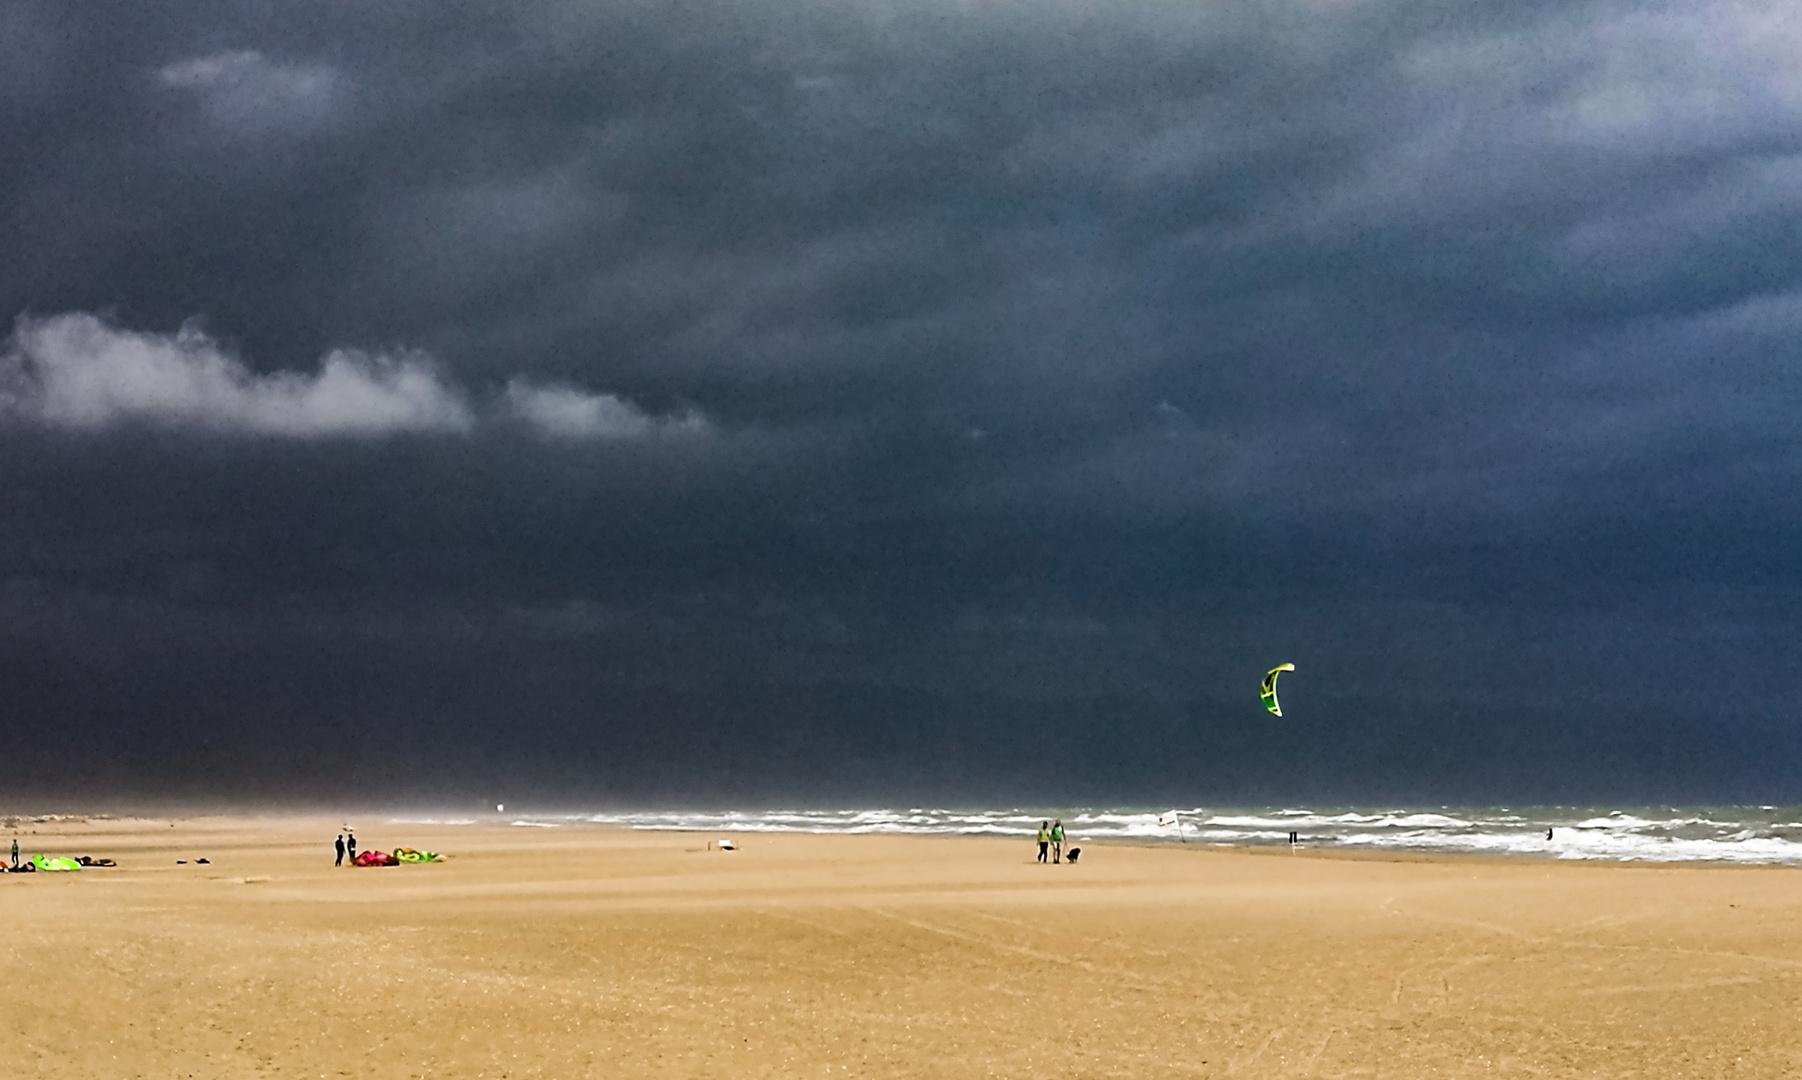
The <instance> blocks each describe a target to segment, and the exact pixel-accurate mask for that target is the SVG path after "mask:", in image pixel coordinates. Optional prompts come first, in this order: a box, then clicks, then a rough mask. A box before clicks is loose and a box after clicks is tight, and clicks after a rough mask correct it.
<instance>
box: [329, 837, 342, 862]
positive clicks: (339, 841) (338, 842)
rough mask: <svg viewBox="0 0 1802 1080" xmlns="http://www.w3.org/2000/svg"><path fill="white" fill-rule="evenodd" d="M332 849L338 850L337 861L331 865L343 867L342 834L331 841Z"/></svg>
mask: <svg viewBox="0 0 1802 1080" xmlns="http://www.w3.org/2000/svg"><path fill="white" fill-rule="evenodd" d="M332 847H334V848H337V849H338V861H337V862H335V863H333V864H332V865H333V866H343V865H344V834H343V833H339V834H338V839H336V840H333V841H332Z"/></svg>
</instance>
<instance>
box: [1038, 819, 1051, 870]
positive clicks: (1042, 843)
mask: <svg viewBox="0 0 1802 1080" xmlns="http://www.w3.org/2000/svg"><path fill="white" fill-rule="evenodd" d="M1050 847H1051V822H1049V821H1041V822H1039V861H1040V862H1044V861H1045V852H1046V851H1047V850H1049V849H1050Z"/></svg>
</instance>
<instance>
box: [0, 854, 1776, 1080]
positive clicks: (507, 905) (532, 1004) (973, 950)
mask: <svg viewBox="0 0 1802 1080" xmlns="http://www.w3.org/2000/svg"><path fill="white" fill-rule="evenodd" d="M360 824H361V826H362V828H361V830H360V832H359V837H360V839H361V840H363V842H364V844H365V846H379V847H383V848H386V847H389V846H392V845H397V844H411V845H413V846H416V847H429V848H434V849H436V850H439V851H442V852H445V853H446V854H448V855H449V856H450V861H449V862H447V863H445V864H442V865H436V866H403V867H397V868H393V869H371V870H353V869H341V870H334V869H333V868H332V866H331V852H330V850H329V845H330V842H331V838H332V836H333V834H334V826H336V825H337V822H336V821H334V820H329V819H312V820H306V819H298V818H289V819H262V820H252V819H231V820H228V819H193V820H181V821H177V822H175V823H174V825H173V827H171V825H170V823H169V822H167V821H163V822H99V821H97V822H93V823H87V824H77V823H46V824H39V825H36V826H33V825H30V824H26V825H25V826H24V832H23V833H22V842H21V843H22V846H23V847H24V848H25V850H26V851H27V852H28V853H29V852H31V851H34V850H44V851H48V852H55V851H61V852H64V853H71V854H81V853H91V854H95V855H110V856H113V857H115V858H117V859H118V860H119V862H120V864H121V865H120V867H119V868H117V869H113V870H88V871H82V872H80V873H75V874H60V875H52V874H34V875H23V874H21V875H6V876H4V877H3V878H0V911H4V912H5V915H6V920H5V921H6V929H5V935H4V942H3V943H0V958H3V960H4V964H5V975H4V979H3V980H0V1037H3V1039H4V1042H3V1045H0V1076H31V1077H38V1076H42V1077H105V1078H123V1077H158V1078H164V1077H201V1078H216V1077H232V1078H238V1077H255V1076H292V1077H332V1078H336V1077H345V1076H350V1077H536V1076H542V1077H556V1078H575V1077H639V1076H654V1077H691V1076H693V1077H764V1076H768V1077H836V1076H872V1077H886V1076H917V1077H979V1076H1012V1077H1182V1076H1204V1077H1216V1076H1217V1077H1247V1078H1251V1077H1309V1076H1318V1077H1333V1076H1377V1077H1428V1076H1433V1077H1503V1076H1522V1077H1525V1076H1552V1077H1563V1076H1584V1077H1592V1076H1601V1077H1627V1076H1632V1077H1647V1078H1660V1080H1663V1078H1674V1077H1779V1076H1792V1077H1793V1076H1802V873H1798V872H1796V871H1792V870H1786V869H1735V868H1726V867H1701V866H1689V867H1664V868H1660V867H1643V866H1613V865H1594V864H1568V863H1553V862H1539V861H1528V860H1521V861H1481V860H1463V859H1457V860H1452V859H1444V860H1424V859H1412V860H1386V859H1350V858H1332V857H1325V856H1321V855H1315V854H1310V853H1305V852H1304V853H1301V854H1295V855H1291V854H1290V853H1288V852H1286V851H1283V852H1247V851H1233V850H1221V849H1199V848H1194V847H1190V848H1186V849H1185V848H1182V847H1176V846H1170V847H1159V848H1150V847H1131V846H1111V845H1106V844H1094V843H1090V844H1084V845H1083V846H1084V847H1085V848H1086V849H1087V850H1086V851H1085V852H1084V858H1083V861H1082V863H1081V864H1080V865H1078V866H1039V865H1036V864H1035V863H1034V862H1033V860H1032V858H1031V851H1030V848H1029V845H1027V844H1025V843H1022V842H1015V841H1003V840H990V839H954V838H930V839H927V838H900V837H874V836H862V837H842V836H841V837H821V836H789V835H751V836H747V837H744V838H743V845H744V846H743V850H740V851H736V852H730V853H722V852H719V851H708V850H706V848H705V844H706V841H707V840H708V839H709V838H708V837H706V836H701V835H695V834H675V833H632V832H623V831H617V830H610V829H603V828H599V827H581V828H578V827H569V828H564V829H557V830H551V829H527V828H508V827H506V826H504V825H501V824H492V825H475V826H464V827H446V826H403V825H396V824H385V823H383V822H382V821H381V820H380V819H369V820H366V821H363V822H361V823H360ZM33 828H35V829H37V830H38V831H37V832H36V833H35V834H34V833H32V832H31V831H30V830H31V829H33ZM199 856H206V857H209V858H210V859H211V860H212V861H211V864H210V865H205V866H200V865H195V864H193V863H191V862H190V863H189V864H188V865H179V866H178V865H176V861H175V860H177V859H193V858H195V857H199Z"/></svg>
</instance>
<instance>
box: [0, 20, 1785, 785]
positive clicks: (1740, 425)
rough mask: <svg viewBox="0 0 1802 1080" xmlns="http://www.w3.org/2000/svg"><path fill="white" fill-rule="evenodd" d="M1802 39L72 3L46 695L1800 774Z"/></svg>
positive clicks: (25, 136) (39, 101)
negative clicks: (1276, 689)
mask: <svg viewBox="0 0 1802 1080" xmlns="http://www.w3.org/2000/svg"><path fill="white" fill-rule="evenodd" d="M1798 47H1802V34H1799V32H1798V30H1797V28H1796V26H1795V25H1794V22H1793V20H1791V19H1789V18H1787V13H1786V11H1785V9H1784V8H1783V7H1782V6H1781V5H1778V4H1773V3H1743V4H1724V5H1711V6H1708V7H1706V8H1698V7H1695V6H1693V5H1678V4H1653V3H1600V2H1595V3H1577V2H1572V3H1552V2H1542V3H1522V4H1510V5H1501V6H1488V7H1484V6H1472V5H1468V4H1451V3H1425V2H1422V3H1408V2H1400V0H1396V2H1376V0H1371V2H1362V3H1357V2H1315V3H1287V4H1277V3H1234V4H1208V5H1188V6H1182V5H1175V6H1172V5H1167V4H1149V3H1147V4H1118V3H1110V4H1097V3H1080V2H1078V3H1031V4H1028V3H1016V4H1008V3H1002V4H985V5H977V6H966V5H951V4H941V3H917V4H895V5H857V6H854V5H849V4H830V3H806V4H802V3H783V4H760V5H748V4H727V3H683V4H675V5H671V4H663V3H658V4H631V3H602V4H596V3H569V4H557V3H522V4H516V5H508V6H506V7H505V8H495V7H492V6H488V5H462V4H429V5H426V4H407V3H384V4H380V5H371V4H355V3H343V4H330V3H326V4H309V5H283V4H246V5H239V6H235V7H228V8H224V9H216V10H210V11H209V12H208V14H207V15H206V17H204V18H201V17H199V16H196V15H190V14H189V13H187V12H177V11H174V10H172V9H161V8H147V7H144V6H142V5H130V4H119V5H104V4H84V5H79V6H76V7H69V6H66V5H49V4H44V5H39V4H13V5H8V6H7V8H6V9H5V11H4V12H3V13H0V54H3V55H0V61H3V62H0V101H3V102H4V106H3V107H0V139H3V140H4V143H5V145H7V146H8V147H9V151H10V152H9V154H8V155H7V158H6V163H5V164H4V165H0V228H3V229H4V230H5V232H4V235H5V236H6V238H7V242H6V244H5V249H6V251H7V253H8V258H7V259H6V260H5V261H4V262H3V263H0V310H4V311H6V312H8V313H11V314H14V315H17V316H19V317H20V321H19V323H18V324H17V327H16V329H15V332H14V334H13V336H12V338H11V340H10V343H9V344H8V346H7V349H6V368H5V372H4V375H5V383H4V385H3V386H0V392H3V393H4V394H5V395H6V399H5V401H6V408H5V410H4V414H3V416H0V422H3V423H4V430H3V431H0V449H3V452H4V457H3V461H4V468H5V470H6V487H7V491H6V496H5V497H6V499H7V500H8V502H7V504H6V509H5V511H4V516H3V518H0V555H3V556H4V559H5V564H6V573H5V575H4V577H5V578H6V579H7V580H8V581H10V582H11V584H10V585H9V586H8V588H9V589H10V590H11V591H10V592H9V593H8V594H7V595H8V599H7V600H6V604H7V605H8V610H9V611H10V612H11V618H10V619H9V620H8V626H9V631H8V633H9V635H10V636H9V637H8V639H7V640H8V641H9V642H10V644H9V645H8V647H7V648H8V652H7V654H6V655H7V672H8V674H7V679H8V682H9V685H10V686H11V688H12V691H13V692H14V694H15V695H16V696H17V697H18V699H19V700H21V701H26V702H29V703H30V704H29V705H28V706H27V707H25V708H24V709H23V711H21V712H20V713H19V714H17V715H18V716H19V718H20V719H18V720H17V721H16V722H17V724H18V733H17V735H16V736H15V740H14V741H21V740H23V741H24V742H25V743H26V744H27V745H28V746H35V747H37V748H38V751H36V752H38V753H39V754H40V757H46V758H47V757H48V756H50V755H52V754H53V753H62V752H63V751H64V750H67V749H71V748H73V749H79V750H82V751H83V752H86V753H89V754H91V755H92V756H93V757H94V758H95V759H96V760H97V761H104V762H107V763H109V764H108V765H107V767H108V768H111V769H115V770H116V771H117V776H118V778H119V782H120V783H122V784H124V783H127V781H130V782H131V783H137V784H140V785H143V786H147V787H150V788H155V787H156V786H157V785H158V784H159V783H166V784H167V785H173V786H176V787H196V788H209V786H212V789H215V790H216V789H217V787H216V785H218V784H219V783H221V781H220V780H219V779H218V778H217V776H216V775H214V772H213V771H212V770H215V769H217V768H226V767H229V768H230V769H232V770H236V771H246V770H247V771H248V773H251V774H255V777H256V779H255V783H258V784H262V783H265V782H268V783H276V784H280V785H286V786H287V787H288V788H290V789H292V790H296V791H303V790H304V791H317V790H322V785H328V784H330V783H334V782H336V783H340V784H351V785H352V786H355V787H358V788H359V789H361V790H366V789H368V788H369V787H372V786H375V785H377V784H379V783H386V782H388V779H389V778H388V777H387V774H386V773H383V772H382V770H381V769H380V768H377V767H375V766H372V765H368V764H367V763H366V760H367V759H368V758H369V757H371V756H379V755H380V754H382V753H385V752H387V751H390V750H392V749H393V748H395V747H399V746H411V747H414V748H415V751H416V752H417V753H418V754H419V755H421V757H420V764H419V776H420V777H423V778H429V783H430V784H440V785H442V790H444V791H466V790H469V788H470V784H471V783H473V781H472V780H471V779H470V778H471V777H472V776H475V775H478V774H483V773H485V772H487V771H491V770H497V769H498V770H501V771H509V770H510V772H509V775H510V776H512V777H513V778H514V779H513V781H512V782H516V783H521V784H525V783H537V784H539V785H540V786H541V787H542V788H543V790H545V791H547V792H548V791H562V792H569V793H576V794H584V793H586V794H587V795H592V794H593V793H594V792H595V791H612V792H614V793H616V794H619V795H620V796H621V797H628V796H629V797H635V798H642V797H649V796H653V795H659V794H662V795H667V796H668V797H671V798H680V797H694V796H695V793H696V792H700V791H703V790H705V791H709V792H712V793H713V794H714V795H715V796H717V797H721V798H725V797H733V796H734V795H742V796H744V797H753V796H773V795H775V794H781V793H790V794H795V793H800V794H795V797H802V795H806V794H808V793H813V794H820V795H821V796H822V797H825V796H826V795H833V794H837V795H846V796H847V797H849V795H855V794H857V793H860V792H873V793H877V794H881V793H885V792H886V793H900V792H920V793H938V794H940V795H943V796H946V797H950V796H959V797H964V798H973V799H977V800H981V799H984V798H989V797H991V793H996V792H1009V793H1015V794H1020V795H1023V796H1024V795H1030V794H1034V793H1037V794H1039V795H1044V796H1047V797H1049V796H1052V795H1057V794H1058V793H1076V792H1082V793H1087V795H1091V796H1094V797H1102V796H1104V795H1114V796H1119V797H1129V796H1132V795H1134V794H1135V793H1137V794H1140V795H1142V796H1143V797H1150V793H1151V792H1160V793H1162V792H1170V793H1172V794H1173V795H1174V794H1178V793H1192V794H1194V795H1195V796H1196V797H1204V796H1205V797H1214V796H1221V797H1224V796H1225V795H1229V794H1239V795H1247V796H1249V795H1250V794H1255V793H1258V792H1264V793H1268V794H1271V795H1273V796H1275V795H1280V794H1285V793H1292V794H1296V795H1308V794H1310V793H1314V794H1322V795H1324V794H1335V793H1336V794H1340V795H1344V796H1356V795H1360V794H1362V795H1369V796H1373V797H1374V796H1375V795H1378V794H1393V795H1397V796H1402V795H1410V794H1412V795H1417V796H1425V795H1434V796H1436V797H1455V796H1457V795H1458V794H1459V793H1481V794H1491V795H1497V796H1501V795H1506V796H1508V797H1511V798H1512V797H1516V795H1517V794H1522V795H1539V796H1548V797H1549V796H1552V795H1560V794H1563V795H1572V794H1573V793H1577V794H1580V793H1582V792H1585V791H1587V792H1592V793H1595V794H1597V795H1606V794H1611V793H1621V794H1623V795H1625V794H1633V793H1641V794H1652V793H1659V794H1660V795H1661V797H1662V796H1663V794H1665V793H1669V794H1671V795H1673V796H1675V795H1680V794H1691V795H1697V796H1700V795H1715V796H1720V797H1728V796H1745V797H1761V798H1768V797H1773V796H1772V794H1771V793H1772V792H1773V791H1775V790H1776V787H1777V786H1780V785H1781V784H1782V783H1784V782H1787V781H1788V780H1789V779H1792V777H1791V776H1790V774H1789V773H1787V772H1783V771H1781V770H1776V769H1775V767H1774V766H1772V765H1770V764H1769V762H1770V761H1773V760H1776V758H1777V757H1778V756H1779V753H1780V752H1781V753H1788V752H1790V751H1793V750H1794V749H1796V747H1795V746H1794V745H1793V744H1794V742H1795V740H1794V738H1793V737H1791V736H1789V735H1787V734H1785V733H1783V729H1782V727H1781V724H1780V722H1781V719H1782V702H1784V701H1785V700H1787V699H1789V697H1790V696H1791V695H1793V693H1794V692H1795V690H1796V689H1797V688H1798V687H1797V684H1798V681H1799V678H1798V676H1799V675H1802V669H1799V668H1798V666H1797V664H1796V662H1795V659H1794V657H1793V656H1792V655H1790V653H1789V651H1788V650H1787V649H1786V647H1785V646H1784V645H1783V642H1785V641H1786V640H1788V639H1789V637H1790V636H1791V633H1790V632H1791V631H1792V630H1793V627H1794V625H1795V618H1796V615H1797V611H1796V607H1797V600H1798V596H1799V595H1802V594H1799V593H1798V585H1799V584H1802V575H1799V573H1798V571H1799V570H1802V566H1798V560H1797V557H1796V555H1795V554H1794V546H1793V543H1792V539H1793V537H1794V535H1795V532H1796V526H1797V525H1798V524H1799V522H1798V513H1797V508H1796V503H1795V497H1794V494H1793V493H1794V491H1795V490H1796V483H1797V481H1798V479H1802V456H1799V451H1802V446H1799V444H1798V439H1797V435H1796V424H1795V420H1794V417H1795V415H1796V410H1797V406H1798V404H1802V400H1799V399H1802V383H1799V380H1798V376H1797V375H1796V373H1795V372H1796V367H1795V364H1794V361H1793V359H1792V358H1793V356H1794V355H1795V354H1796V346H1797V344H1798V342H1799V339H1802V305H1799V302H1798V298H1799V296H1802V293H1799V292H1798V289H1799V277H1802V259H1799V257H1798V256H1799V255H1802V213H1798V209H1799V208H1798V200H1797V196H1796V192H1797V191H1798V190H1802V188H1799V187H1798V185H1797V183H1796V180H1797V178H1798V176H1799V175H1802V164H1799V162H1802V124H1798V120H1802V78H1799V77H1798V76H1797V75H1796V74H1795V71H1796V70H1797V68H1796V65H1795V63H1794V57H1795V56H1796V54H1797V50H1798ZM190 320H199V321H198V322H192V323H191V322H190ZM184 328H185V329H184ZM1278 659H1295V660H1297V661H1298V663H1301V664H1302V666H1303V668H1304V669H1305V670H1306V671H1307V672H1308V673H1310V674H1311V676H1312V678H1313V679H1314V680H1315V681H1314V682H1313V683H1311V684H1310V683H1309V682H1308V680H1307V679H1306V678H1298V679H1296V680H1295V681H1294V686H1295V689H1294V690H1293V691H1292V694H1294V695H1295V696H1294V697H1293V699H1292V700H1294V701H1295V702H1296V704H1297V708H1296V709H1293V710H1289V711H1292V712H1295V713H1296V715H1297V716H1300V717H1303V719H1300V720H1295V721H1292V722H1291V726H1290V727H1288V728H1286V729H1285V733H1284V738H1283V739H1281V740H1275V741H1274V742H1273V738H1272V737H1271V736H1270V735H1269V729H1268V728H1266V727H1265V726H1263V722H1262V720H1261V717H1260V716H1259V715H1258V714H1256V706H1255V699H1248V698H1247V695H1246V694H1245V693H1244V692H1243V688H1244V687H1245V686H1249V685H1250V681H1251V680H1252V679H1255V677H1256V675H1257V674H1259V673H1261V670H1262V667H1261V665H1262V666H1268V663H1274V662H1276V660H1278ZM1748 664H1750V665H1753V666H1755V668H1756V670H1757V671H1758V672H1759V675H1758V679H1757V681H1756V685H1754V686H1752V687H1750V688H1748V689H1747V690H1746V691H1745V693H1744V694H1743V695H1742V696H1740V697H1737V698H1735V697H1733V696H1732V695H1731V694H1730V693H1729V692H1727V690H1726V688H1727V687H1730V686H1735V685H1742V678H1743V672H1744V671H1745V670H1746V668H1747V666H1748ZM1248 673H1249V674H1248ZM1310 686H1311V689H1310ZM1310 693H1312V694H1314V695H1315V698H1314V701H1313V703H1312V707H1311V708H1308V709H1303V708H1301V706H1303V705H1307V704H1309V703H1308V702H1306V701H1304V698H1305V696H1306V695H1308V694H1310ZM309 695H314V696H316V697H317V698H318V700H317V702H316V703H313V704H309ZM1248 700H1249V702H1250V704H1251V709H1250V710H1247V709H1246V708H1245V705H1246V704H1247V702H1248ZM65 715H66V716H70V717H75V718H76V719H74V720H70V721H68V722H67V723H66V724H64V726H63V727H62V728H61V729H60V731H61V734H60V735H58V736H57V739H56V740H54V741H53V742H52V741H45V740H46V739H47V738H48V737H46V736H42V735H41V734H40V733H41V732H43V731H44V730H46V727H45V725H46V724H47V723H48V722H49V720H50V719H51V718H53V717H57V716H65ZM177 717H180V719H179V720H178V719H177ZM327 717H330V719H329V720H328V719H327ZM159 733H160V734H159ZM497 733H499V734H497ZM258 740H265V741H267V742H268V743H269V744H270V745H279V746H282V747H285V748H286V751H285V752H284V753H283V754H281V755H278V757H279V759H280V761H279V763H278V764H267V763H263V762H262V759H261V758H258V757H257V755H254V754H252V753H250V749H249V748H251V747H253V746H255V745H257V743H258ZM335 742H336V743H341V744H342V745H343V746H344V747H348V748H351V749H353V750H354V751H355V753H356V755H358V756H359V759H360V760H364V761H365V763H364V764H361V765H359V766H358V767H357V768H356V769H352V770H348V771H344V770H339V771H333V770H330V769H325V768H323V767H314V766H311V765H309V766H306V767H304V768H303V767H302V766H300V765H297V764H295V762H296V761H297V760H303V759H304V760H311V761H315V762H317V761H320V760H325V759H326V758H322V756H321V755H322V754H323V750H322V748H324V747H329V746H330V745H333V744H334V743H335ZM1278 743H1280V744H1281V745H1278ZM1035 746H1042V747H1044V749H1043V750H1042V752H1035V751H1033V750H1032V748H1033V747H1035ZM1035 753H1036V756H1033V755H1035ZM326 757H329V755H327V756H326ZM133 761H137V762H140V763H141V764H140V765H138V766H133V765H132V764H130V763H131V762H133ZM259 769H262V770H263V772H258V771H257V770H259ZM134 770H135V771H134ZM309 770H310V771H309ZM1598 772H1600V773H1602V774H1603V776H1602V778H1600V779H1597V778H1596V776H1595V774H1596V773H1598ZM345 776H349V777H350V779H349V780H345V779H344V777H345ZM159 778H162V779H159ZM419 782H420V783H422V784H425V783H428V780H427V779H421V780H420V781H419ZM847 793H849V795H847ZM897 797H899V796H897ZM994 797H1001V796H1000V795H995V796H994ZM1473 797H1475V794H1473Z"/></svg>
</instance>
